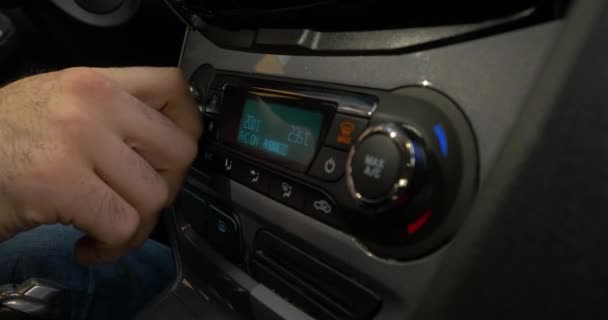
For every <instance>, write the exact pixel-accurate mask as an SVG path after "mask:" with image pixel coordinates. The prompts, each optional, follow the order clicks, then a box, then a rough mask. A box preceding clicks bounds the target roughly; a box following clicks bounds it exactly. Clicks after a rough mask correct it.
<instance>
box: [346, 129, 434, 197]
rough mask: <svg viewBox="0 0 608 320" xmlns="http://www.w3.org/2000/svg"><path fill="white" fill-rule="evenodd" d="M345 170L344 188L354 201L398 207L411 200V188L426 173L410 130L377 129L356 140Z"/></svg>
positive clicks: (423, 156) (420, 144) (421, 144)
mask: <svg viewBox="0 0 608 320" xmlns="http://www.w3.org/2000/svg"><path fill="white" fill-rule="evenodd" d="M347 167H348V169H347V172H348V174H347V177H346V182H347V186H348V189H349V191H350V193H351V195H352V196H353V197H354V198H355V199H356V200H359V201H362V202H364V203H367V204H375V205H381V204H382V203H385V204H387V205H389V206H392V205H402V204H403V203H405V200H407V199H408V198H409V197H411V192H413V191H414V189H415V188H414V187H413V186H414V185H418V186H420V185H421V179H422V178H423V176H424V175H425V174H424V173H425V171H426V170H427V164H426V153H425V149H424V142H423V141H422V139H421V138H420V136H419V135H418V133H417V130H415V129H414V128H411V127H407V126H404V125H401V124H395V123H387V124H382V125H378V126H376V127H374V128H370V129H368V130H366V131H365V132H364V133H363V134H362V135H361V137H359V141H358V142H357V144H356V145H355V146H353V147H352V148H351V151H350V153H349V157H348V160H347ZM378 208H379V207H378Z"/></svg>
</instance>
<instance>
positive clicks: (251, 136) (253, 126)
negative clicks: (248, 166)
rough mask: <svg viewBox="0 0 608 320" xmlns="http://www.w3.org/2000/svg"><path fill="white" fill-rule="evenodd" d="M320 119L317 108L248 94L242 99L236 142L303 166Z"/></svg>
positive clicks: (311, 152) (315, 142)
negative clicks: (243, 100) (307, 107)
mask: <svg viewBox="0 0 608 320" xmlns="http://www.w3.org/2000/svg"><path fill="white" fill-rule="evenodd" d="M323 120H324V113H323V112H321V111H317V110H311V109H303V108H299V107H296V106H292V105H287V104H286V103H283V102H282V101H281V102H275V101H273V100H271V99H265V98H263V97H261V96H251V95H250V96H247V97H246V98H245V102H244V106H243V111H242V114H241V120H240V125H239V129H238V133H237V138H236V142H237V143H238V144H239V145H241V146H243V147H246V148H248V149H253V150H255V151H257V152H259V153H262V154H265V155H268V156H271V157H273V158H280V159H284V160H287V161H289V162H292V163H295V164H297V165H298V166H300V167H305V166H308V164H309V163H310V161H312V158H313V157H314V155H315V151H316V150H317V145H318V143H319V135H320V134H321V128H322V125H323Z"/></svg>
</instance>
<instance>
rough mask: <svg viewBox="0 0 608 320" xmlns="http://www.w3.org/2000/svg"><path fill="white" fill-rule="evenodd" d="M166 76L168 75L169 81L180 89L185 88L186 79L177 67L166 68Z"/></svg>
mask: <svg viewBox="0 0 608 320" xmlns="http://www.w3.org/2000/svg"><path fill="white" fill-rule="evenodd" d="M166 70H167V74H168V75H169V79H170V81H171V82H172V83H173V84H174V85H176V86H179V87H181V88H184V89H185V88H187V83H186V78H185V76H184V73H183V72H182V70H181V69H179V68H177V67H168V68H167V69H166Z"/></svg>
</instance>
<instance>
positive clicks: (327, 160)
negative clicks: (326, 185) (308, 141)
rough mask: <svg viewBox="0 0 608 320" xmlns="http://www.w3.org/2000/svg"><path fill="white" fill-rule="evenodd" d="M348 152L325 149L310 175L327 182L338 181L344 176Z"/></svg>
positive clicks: (322, 150) (318, 157)
mask: <svg viewBox="0 0 608 320" xmlns="http://www.w3.org/2000/svg"><path fill="white" fill-rule="evenodd" d="M345 166H346V152H342V151H338V150H335V149H332V148H328V147H323V148H321V151H320V152H319V155H318V156H317V159H315V162H314V163H313V165H312V168H310V172H309V173H310V175H312V176H314V177H317V178H319V179H323V180H327V181H336V180H338V179H340V178H341V177H342V175H343V174H344V167H345Z"/></svg>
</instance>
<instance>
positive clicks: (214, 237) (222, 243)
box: [207, 203, 240, 257]
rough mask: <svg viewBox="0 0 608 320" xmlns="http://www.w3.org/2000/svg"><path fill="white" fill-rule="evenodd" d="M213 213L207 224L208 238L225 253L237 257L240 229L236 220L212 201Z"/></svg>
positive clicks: (211, 208) (210, 206)
mask: <svg viewBox="0 0 608 320" xmlns="http://www.w3.org/2000/svg"><path fill="white" fill-rule="evenodd" d="M209 209H210V212H211V215H210V217H209V223H208V224H207V239H208V240H209V242H210V243H211V244H212V245H213V246H214V247H216V248H217V249H218V250H220V251H221V252H222V253H224V254H225V255H228V256H231V257H237V256H238V254H239V243H240V241H239V239H240V235H239V229H238V225H237V223H236V220H234V219H233V218H232V217H230V215H229V214H228V213H226V212H225V211H224V210H222V209H219V208H218V207H217V206H216V205H215V204H213V203H210V204H209Z"/></svg>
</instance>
